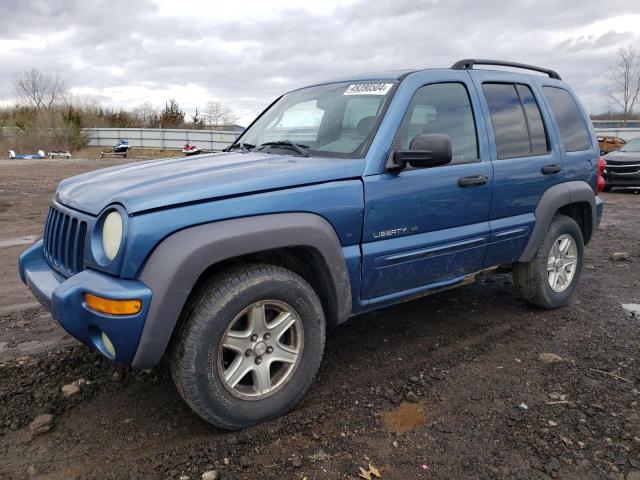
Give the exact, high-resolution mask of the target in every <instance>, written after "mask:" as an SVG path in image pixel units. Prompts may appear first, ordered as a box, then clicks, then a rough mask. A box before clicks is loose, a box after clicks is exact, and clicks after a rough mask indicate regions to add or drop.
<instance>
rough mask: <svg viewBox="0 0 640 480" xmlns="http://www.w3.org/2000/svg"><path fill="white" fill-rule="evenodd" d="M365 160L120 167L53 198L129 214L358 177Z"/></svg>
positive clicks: (202, 159)
mask: <svg viewBox="0 0 640 480" xmlns="http://www.w3.org/2000/svg"><path fill="white" fill-rule="evenodd" d="M363 170H364V160H352V159H336V158H317V157H297V156H291V155H273V154H267V153H240V152H229V153H217V154H209V155H198V156H192V157H180V158H168V159H163V160H151V161H146V162H139V163H132V164H127V165H120V166H117V167H111V168H106V169H103V170H98V171H95V172H89V173H84V174H82V175H78V176H76V177H71V178H68V179H66V180H63V181H62V182H61V183H60V185H59V186H58V190H57V191H56V195H55V198H56V200H57V201H58V202H60V203H62V204H63V205H67V206H69V207H71V208H74V209H76V210H80V211H82V212H86V213H89V214H91V215H97V214H98V213H100V212H101V211H102V210H103V209H104V208H105V207H107V206H108V205H110V204H112V203H120V204H122V205H123V206H124V207H125V208H126V209H127V212H129V213H137V212H142V211H145V210H150V209H155V208H162V207H167V206H170V205H175V204H182V203H188V202H197V201H202V200H214V199H216V198H219V197H227V196H236V195H243V194H249V193H253V192H260V191H264V190H274V189H280V188H287V187H295V186H300V185H305V184H311V183H320V182H328V181H332V180H341V179H346V178H355V177H359V176H361V175H362V172H363Z"/></svg>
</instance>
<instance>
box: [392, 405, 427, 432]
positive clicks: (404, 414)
mask: <svg viewBox="0 0 640 480" xmlns="http://www.w3.org/2000/svg"><path fill="white" fill-rule="evenodd" d="M424 420H425V415H424V408H423V407H422V405H420V404H418V403H406V402H403V403H401V404H400V405H399V406H398V407H396V408H394V409H393V410H390V411H388V412H385V413H384V422H385V424H386V425H387V428H388V429H389V430H391V431H392V432H396V433H404V432H408V431H409V430H411V429H412V428H415V427H417V426H418V425H420V424H421V423H423V422H424Z"/></svg>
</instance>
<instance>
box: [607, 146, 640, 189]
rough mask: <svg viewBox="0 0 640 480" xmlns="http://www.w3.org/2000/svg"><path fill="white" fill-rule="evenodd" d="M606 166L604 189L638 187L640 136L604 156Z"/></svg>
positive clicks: (639, 185)
mask: <svg viewBox="0 0 640 480" xmlns="http://www.w3.org/2000/svg"><path fill="white" fill-rule="evenodd" d="M604 159H605V160H606V162H607V166H606V168H605V170H604V179H605V181H606V182H607V183H606V186H605V191H609V190H611V189H612V188H628V189H640V137H639V138H634V139H633V140H631V141H630V142H629V143H627V144H626V145H624V146H623V147H622V148H621V149H620V150H618V151H617V152H611V153H609V154H608V155H606V156H605V157H604Z"/></svg>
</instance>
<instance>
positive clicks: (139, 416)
mask: <svg viewBox="0 0 640 480" xmlns="http://www.w3.org/2000/svg"><path fill="white" fill-rule="evenodd" d="M121 162H122V160H106V159H105V160H91V161H79V160H71V161H61V160H58V161H54V162H49V161H22V162H17V161H16V162H9V161H1V162H0V479H5V478H6V479H20V478H52V479H53V478H55V479H71V478H82V479H84V478H91V479H110V478H114V479H129V478H136V479H137V478H144V479H165V478H170V479H176V480H177V479H179V478H180V477H181V476H188V477H190V478H191V479H200V478H201V475H202V473H203V472H205V471H207V470H216V471H217V473H218V475H219V477H220V478H224V479H262V478H266V479H300V480H301V479H304V478H306V479H308V480H312V479H341V478H354V479H355V478H362V477H358V473H359V472H360V470H359V467H363V468H365V469H367V470H368V469H369V464H371V466H373V467H375V468H376V469H377V470H378V471H379V473H380V475H381V477H382V478H383V479H430V478H434V479H435V478H439V479H458V478H507V479H538V478H576V479H578V478H579V479H591V478H593V479H596V478H598V479H599V478H612V479H627V480H632V479H635V480H637V479H640V409H639V407H640V405H639V402H640V364H639V363H638V353H639V350H640V349H639V346H638V341H639V339H640V319H639V318H633V317H630V316H627V317H626V316H625V314H624V311H623V309H622V307H621V304H628V303H640V228H639V226H640V195H636V194H633V193H610V194H604V195H603V198H604V199H605V202H606V216H605V219H604V221H603V224H602V227H601V229H600V231H599V232H598V233H597V235H596V237H595V238H594V240H593V241H592V243H591V244H590V245H589V246H588V248H587V252H586V268H585V270H584V272H583V277H582V282H581V285H580V288H579V290H578V292H577V294H576V295H575V296H574V298H573V300H572V301H571V303H570V305H569V306H567V307H565V308H561V309H559V310H555V311H551V312H549V311H542V310H539V309H534V308H532V307H530V306H528V305H527V304H525V303H524V302H523V301H521V300H520V299H519V298H518V297H517V296H516V295H515V294H514V293H513V289H512V282H511V278H510V276H509V275H508V274H500V275H494V276H490V277H484V278H483V279H481V280H480V281H478V282H477V283H475V284H472V285H468V286H465V287H461V288H459V289H457V290H451V291H447V292H442V293H439V294H436V295H433V296H430V297H426V298H423V299H421V300H417V301H414V302H411V303H405V304H403V305H399V306H396V307H393V308H388V309H386V310H383V311H380V312H376V313H372V314H368V315H362V316H359V317H356V318H353V319H352V320H350V321H349V322H348V323H347V324H345V325H343V326H341V327H339V328H337V329H336V330H335V331H333V332H330V333H329V337H328V339H327V347H326V350H325V356H324V361H323V364H322V366H321V369H320V372H319V375H318V378H317V380H316V382H315V384H314V386H313V387H312V389H311V391H310V392H309V394H308V395H307V396H306V398H305V399H304V400H303V402H302V403H301V404H300V405H298V406H297V407H296V408H295V409H294V410H293V411H292V412H291V413H290V414H288V415H286V416H285V417H283V418H281V419H279V420H275V421H272V422H269V423H266V424H263V425H260V426H258V427H254V428H251V429H247V430H244V431H241V432H235V433H227V432H222V431H219V430H216V429H214V428H212V427H210V426H209V425H207V424H206V423H204V422H203V421H201V420H200V419H199V418H198V417H196V416H195V415H194V414H193V413H192V412H191V411H190V410H189V409H188V408H187V407H186V406H185V405H184V404H183V403H182V401H181V400H180V398H179V397H178V394H177V392H176V390H175V389H174V387H173V385H172V383H171V380H170V378H169V375H168V371H167V368H166V366H164V365H161V366H159V367H157V368H155V369H153V370H149V371H132V370H130V369H127V368H122V367H118V366H114V365H112V364H110V363H109V362H107V361H105V360H103V359H102V357H101V356H100V355H98V354H96V353H94V352H92V351H90V350H89V349H87V348H85V347H83V346H78V345H77V344H76V343H75V341H73V339H70V338H68V337H67V336H66V335H65V334H64V332H62V331H61V330H60V328H59V327H57V326H56V325H55V324H54V323H53V321H52V320H51V318H50V317H49V315H48V314H47V313H46V312H45V311H44V310H43V309H42V308H40V307H39V306H38V305H37V304H35V303H34V300H33V298H32V297H31V295H30V294H29V292H28V290H27V289H26V287H24V286H23V285H22V284H21V283H20V281H19V278H18V274H17V270H16V262H17V257H18V254H19V252H20V251H21V250H22V249H23V248H25V246H26V245H25V244H26V243H27V242H29V241H30V237H31V236H33V235H39V234H40V233H41V230H42V221H43V218H44V214H45V211H46V209H47V206H48V203H49V199H50V197H51V195H52V193H53V191H54V188H55V185H56V183H57V181H59V180H60V179H62V178H63V177H66V176H69V175H72V174H74V173H80V172H83V171H87V170H91V169H95V168H98V167H99V166H106V165H111V164H115V163H121ZM21 237H27V238H21ZM16 243H23V244H22V245H15V244H16ZM615 252H628V253H629V257H628V259H626V260H623V261H613V260H612V259H611V255H612V254H613V253H615ZM544 353H547V354H548V353H552V354H555V355H557V356H558V357H557V358H556V357H554V356H549V355H547V356H544V355H543V356H542V359H543V360H546V361H542V360H541V357H540V354H544ZM547 357H549V358H547ZM79 379H83V380H84V381H85V382H81V383H82V385H81V386H80V391H79V393H77V394H76V395H73V396H71V397H66V396H64V394H63V393H62V392H61V387H62V386H63V385H65V384H69V383H71V382H73V381H76V380H79ZM42 413H50V414H52V415H53V417H54V421H53V426H52V429H51V430H50V431H49V432H47V433H43V434H39V435H35V434H33V433H32V432H31V431H30V429H29V428H28V425H29V423H30V422H31V421H32V420H33V419H34V418H35V417H36V416H37V415H39V414H42ZM373 478H375V477H373Z"/></svg>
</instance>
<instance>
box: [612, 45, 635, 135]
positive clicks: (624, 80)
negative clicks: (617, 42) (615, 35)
mask: <svg viewBox="0 0 640 480" xmlns="http://www.w3.org/2000/svg"><path fill="white" fill-rule="evenodd" d="M610 75H611V89H610V92H609V96H610V98H611V100H612V101H613V102H614V104H615V105H617V106H618V107H619V108H621V109H622V118H623V120H624V121H625V123H626V122H627V120H628V119H629V117H630V116H631V114H632V113H633V109H634V108H635V106H636V105H637V103H638V101H639V100H640V56H639V55H638V53H637V52H636V49H635V48H634V47H632V46H628V47H626V48H624V47H621V48H620V49H618V61H617V62H616V63H614V64H613V65H612V66H611V68H610Z"/></svg>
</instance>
